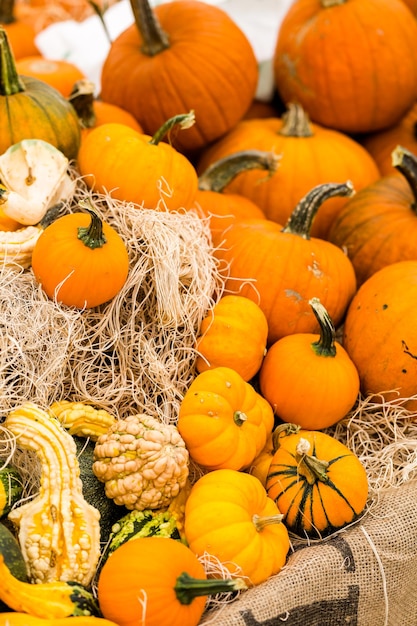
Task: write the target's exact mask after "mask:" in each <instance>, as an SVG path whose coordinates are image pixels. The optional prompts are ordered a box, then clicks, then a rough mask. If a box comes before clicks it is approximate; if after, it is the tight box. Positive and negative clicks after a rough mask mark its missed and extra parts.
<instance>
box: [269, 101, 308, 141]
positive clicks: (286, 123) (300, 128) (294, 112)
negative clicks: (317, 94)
mask: <svg viewBox="0 0 417 626" xmlns="http://www.w3.org/2000/svg"><path fill="white" fill-rule="evenodd" d="M282 121H283V126H282V128H281V130H280V131H279V133H278V134H279V135H284V136H285V137H313V135H314V133H313V130H312V128H311V124H310V118H309V116H308V114H307V112H306V111H305V110H304V109H303V107H302V106H301V104H297V103H295V102H291V103H290V104H289V105H288V107H287V111H286V112H285V113H284V114H283V116H282Z"/></svg>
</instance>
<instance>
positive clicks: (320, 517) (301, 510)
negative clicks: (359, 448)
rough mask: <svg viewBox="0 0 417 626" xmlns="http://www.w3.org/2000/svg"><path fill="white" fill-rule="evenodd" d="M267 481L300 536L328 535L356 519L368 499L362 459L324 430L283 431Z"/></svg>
mask: <svg viewBox="0 0 417 626" xmlns="http://www.w3.org/2000/svg"><path fill="white" fill-rule="evenodd" d="M278 444H279V445H278V448H277V450H276V452H275V454H274V456H273V458H272V461H271V465H270V468H269V472H268V477H267V481H266V490H267V493H268V496H269V497H270V498H272V499H273V500H274V502H275V503H276V504H277V506H278V507H279V509H280V511H281V512H282V513H283V515H284V518H283V521H284V523H285V525H286V527H287V528H288V530H289V531H290V532H292V533H294V534H295V535H298V536H300V537H310V538H318V537H325V536H328V535H330V534H332V533H333V532H335V531H337V530H339V529H341V528H344V527H345V526H347V525H348V524H351V523H352V522H354V521H356V520H357V519H358V517H359V516H360V515H361V514H362V513H363V512H364V509H365V506H366V503H367V498H368V477H367V473H366V470H365V467H364V465H363V464H362V462H361V461H360V460H359V458H358V457H357V456H356V455H355V454H354V453H353V452H352V451H351V450H350V449H349V448H348V447H347V446H346V445H345V444H343V443H342V442H341V441H338V440H337V439H335V438H334V437H332V436H331V435H328V434H326V433H324V432H321V431H311V430H303V429H301V430H299V431H298V432H296V433H291V432H288V431H287V432H285V431H281V433H280V437H279V441H278Z"/></svg>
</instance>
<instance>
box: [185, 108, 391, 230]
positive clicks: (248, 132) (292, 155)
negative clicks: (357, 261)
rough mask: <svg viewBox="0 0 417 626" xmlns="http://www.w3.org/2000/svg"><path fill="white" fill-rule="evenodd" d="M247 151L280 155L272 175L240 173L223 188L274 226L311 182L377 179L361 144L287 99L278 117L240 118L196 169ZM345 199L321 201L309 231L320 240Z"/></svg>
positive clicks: (361, 183) (357, 182) (358, 185)
mask: <svg viewBox="0 0 417 626" xmlns="http://www.w3.org/2000/svg"><path fill="white" fill-rule="evenodd" d="M249 149H257V150H261V151H271V150H273V151H274V152H275V153H276V154H278V155H280V160H279V166H278V169H277V171H276V173H275V174H274V175H273V176H270V177H268V178H266V177H265V176H264V177H262V176H261V175H260V173H259V172H257V171H256V170H255V169H253V170H251V171H245V172H242V173H241V174H239V176H236V177H235V178H233V179H232V180H231V181H230V182H229V183H228V185H227V186H226V187H225V189H224V191H225V192H227V193H235V194H239V195H242V196H245V197H246V198H249V199H250V200H252V202H254V203H255V204H256V205H257V206H259V207H260V208H261V209H262V211H263V213H264V214H265V216H266V217H267V218H268V219H270V220H273V221H275V222H277V223H279V224H284V223H285V222H286V220H287V219H288V218H289V216H290V214H291V212H292V210H293V208H294V206H295V205H296V204H297V203H298V202H299V201H300V200H301V198H302V197H303V196H304V195H305V194H306V193H308V192H309V191H310V189H312V188H313V187H315V186H316V185H319V184H323V183H328V182H339V183H343V182H345V181H346V180H351V181H352V183H353V185H354V187H355V189H356V190H359V189H362V188H363V187H366V186H367V185H369V184H370V183H372V182H374V181H375V180H378V178H379V177H380V174H379V171H378V167H377V165H376V163H375V161H374V159H373V158H372V156H371V155H370V154H369V153H368V152H367V151H366V150H365V149H364V147H363V146H362V145H360V144H359V143H358V142H357V141H355V140H354V139H352V138H351V137H348V136H347V135H345V134H344V133H342V132H339V131H336V130H334V129H329V128H325V127H323V126H320V125H318V124H313V123H311V122H310V119H309V117H308V114H307V112H306V111H305V110H304V109H303V108H302V107H301V106H300V105H299V104H296V103H289V104H288V106H287V110H286V112H285V113H284V114H283V115H282V116H281V117H272V118H266V119H252V120H244V121H241V122H239V123H238V124H237V125H236V126H235V127H234V128H233V129H232V130H231V131H229V132H228V133H227V134H226V135H225V136H223V137H221V138H220V139H218V140H217V141H216V142H215V143H214V144H212V145H211V146H209V147H208V148H206V149H205V150H204V151H203V152H202V154H201V156H200V158H199V161H198V165H197V171H198V172H199V174H200V175H201V174H202V172H203V171H204V170H205V169H207V168H208V167H209V166H210V165H212V164H213V163H214V162H216V161H218V160H220V159H223V158H225V157H226V156H228V155H231V154H233V153H236V152H239V151H244V150H249ZM301 164H302V165H301ZM345 202H346V198H342V197H337V198H331V199H330V198H329V199H328V200H326V202H324V203H323V206H322V208H321V209H320V212H319V214H318V215H317V217H316V219H315V220H314V224H313V226H312V230H311V234H312V235H313V236H315V237H321V238H323V239H325V238H326V237H327V233H328V231H329V228H330V225H331V224H332V222H333V220H334V218H335V216H336V215H337V214H338V212H339V211H340V209H341V208H342V206H344V204H345Z"/></svg>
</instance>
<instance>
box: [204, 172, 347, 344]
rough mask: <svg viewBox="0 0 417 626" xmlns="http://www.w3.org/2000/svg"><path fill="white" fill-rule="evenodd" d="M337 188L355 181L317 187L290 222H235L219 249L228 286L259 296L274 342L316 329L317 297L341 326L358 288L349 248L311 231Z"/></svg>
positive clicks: (343, 190)
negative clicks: (312, 304) (314, 303)
mask: <svg viewBox="0 0 417 626" xmlns="http://www.w3.org/2000/svg"><path fill="white" fill-rule="evenodd" d="M338 194H340V195H343V194H345V195H351V194H352V185H351V184H350V183H346V184H340V185H339V184H331V183H329V184H324V185H318V186H317V187H315V188H313V189H312V190H311V191H310V192H309V193H308V194H307V195H306V196H305V198H303V199H302V200H301V201H300V203H299V204H298V205H297V207H296V208H295V209H294V211H293V214H292V216H291V218H290V219H289V220H288V222H287V224H286V225H285V227H283V226H280V225H279V224H277V223H276V222H272V221H271V220H266V219H264V220H248V221H245V222H244V221H241V222H238V223H236V224H233V225H232V226H231V227H230V228H229V229H228V231H227V232H226V233H225V244H224V246H223V247H222V249H219V250H216V251H215V253H214V254H215V256H216V257H217V258H218V259H219V260H220V261H221V262H222V263H224V265H225V267H226V268H227V272H228V278H227V281H226V291H227V292H228V293H239V294H240V295H242V296H245V297H247V298H250V299H252V300H254V301H255V302H259V306H260V307H261V309H262V311H263V312H264V313H265V316H266V318H267V321H268V343H269V344H271V343H273V342H275V341H276V340H277V339H279V338H281V337H284V336H285V335H289V334H292V333H297V332H316V329H317V326H318V325H317V320H316V318H315V316H314V314H313V312H312V310H311V307H310V305H309V300H310V299H311V298H314V297H317V298H319V299H320V301H321V303H322V304H323V306H325V307H326V309H327V311H328V313H329V315H330V317H331V318H332V320H333V322H334V324H335V326H338V324H339V323H340V322H341V320H342V318H343V315H344V313H345V311H346V308H347V305H348V304H349V302H350V300H351V298H352V296H353V294H354V293H355V291H356V278H355V271H354V269H353V265H352V263H351V261H350V260H349V259H348V257H347V256H346V255H345V253H344V252H343V251H342V250H341V249H340V248H338V247H337V246H335V245H334V244H331V243H330V242H328V241H325V240H323V239H319V238H315V237H310V229H311V224H312V223H313V220H314V217H315V215H316V213H317V211H319V209H320V206H321V203H322V202H323V201H324V199H325V198H329V197H331V196H333V195H338ZM229 267H230V269H229Z"/></svg>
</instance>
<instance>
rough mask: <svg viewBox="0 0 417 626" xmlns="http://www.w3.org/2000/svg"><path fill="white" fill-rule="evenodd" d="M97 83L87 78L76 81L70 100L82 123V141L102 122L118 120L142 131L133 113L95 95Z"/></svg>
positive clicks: (118, 122) (117, 121)
mask: <svg viewBox="0 0 417 626" xmlns="http://www.w3.org/2000/svg"><path fill="white" fill-rule="evenodd" d="M94 92H95V85H94V83H93V82H91V81H90V80H88V79H86V78H82V79H79V80H77V81H75V83H74V84H73V86H72V89H71V92H70V94H69V96H68V100H69V101H70V102H71V104H72V106H73V107H74V109H75V111H76V112H77V115H78V118H79V120H80V124H81V141H82V140H83V138H84V137H86V136H87V135H88V133H89V132H90V130H91V129H93V128H96V126H101V125H102V124H107V123H111V122H116V123H117V124H126V125H127V126H130V127H131V128H134V129H135V130H137V131H138V132H140V133H142V132H143V129H142V127H141V126H140V124H139V122H137V121H136V119H135V118H134V117H133V115H132V114H131V113H129V112H128V111H125V110H124V109H122V108H120V107H118V106H116V105H115V104H110V103H109V102H103V100H100V99H99V98H96V97H95V95H94Z"/></svg>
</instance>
